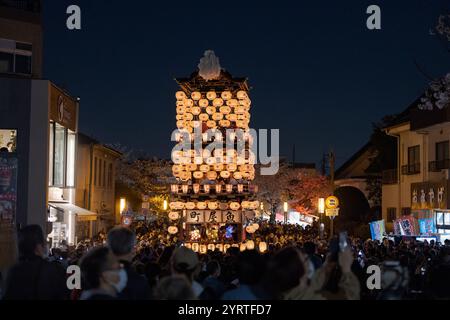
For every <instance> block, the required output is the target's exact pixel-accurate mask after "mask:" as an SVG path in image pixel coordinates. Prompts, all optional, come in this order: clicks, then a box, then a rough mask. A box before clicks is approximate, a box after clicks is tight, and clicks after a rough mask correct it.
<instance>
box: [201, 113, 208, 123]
mask: <svg viewBox="0 0 450 320" xmlns="http://www.w3.org/2000/svg"><path fill="white" fill-rule="evenodd" d="M198 119H199V120H200V121H203V122H207V121H208V120H209V116H208V115H207V114H206V113H201V114H200V115H199V116H198Z"/></svg>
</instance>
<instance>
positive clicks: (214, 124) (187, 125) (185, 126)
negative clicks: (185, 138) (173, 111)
mask: <svg viewBox="0 0 450 320" xmlns="http://www.w3.org/2000/svg"><path fill="white" fill-rule="evenodd" d="M238 117H239V116H238ZM204 122H206V126H207V127H208V128H209V129H215V128H239V129H249V128H250V127H249V124H250V120H249V119H242V120H241V119H238V120H235V121H233V122H234V124H235V125H234V126H233V125H232V121H230V120H219V121H214V120H208V121H204ZM201 127H202V121H195V120H192V121H187V120H178V121H177V128H178V129H180V130H186V131H187V132H189V133H193V132H194V131H195V128H201Z"/></svg>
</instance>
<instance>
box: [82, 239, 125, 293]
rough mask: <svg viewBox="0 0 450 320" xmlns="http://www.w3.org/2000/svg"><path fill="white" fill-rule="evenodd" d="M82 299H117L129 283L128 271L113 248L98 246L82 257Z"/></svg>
mask: <svg viewBox="0 0 450 320" xmlns="http://www.w3.org/2000/svg"><path fill="white" fill-rule="evenodd" d="M80 269H81V274H82V288H83V292H82V294H81V297H80V300H115V299H117V296H118V294H120V292H122V291H123V289H125V287H126V285H127V280H128V279H127V272H126V271H125V269H123V268H122V266H121V264H120V263H119V261H118V260H117V259H116V257H115V256H114V254H113V253H112V252H111V250H110V249H109V248H107V247H97V248H94V249H92V250H90V251H88V252H87V253H86V255H85V256H84V257H83V258H81V261H80Z"/></svg>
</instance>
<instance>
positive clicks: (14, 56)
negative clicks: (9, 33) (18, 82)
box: [0, 38, 33, 75]
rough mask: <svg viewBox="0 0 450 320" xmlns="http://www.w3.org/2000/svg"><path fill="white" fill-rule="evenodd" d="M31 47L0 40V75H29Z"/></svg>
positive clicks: (27, 44)
mask: <svg viewBox="0 0 450 320" xmlns="http://www.w3.org/2000/svg"><path fill="white" fill-rule="evenodd" d="M32 52H33V48H32V45H31V44H29V43H22V42H16V41H14V40H8V39H1V38H0V73H20V74H27V75H28V74H31V65H32V63H31V61H32Z"/></svg>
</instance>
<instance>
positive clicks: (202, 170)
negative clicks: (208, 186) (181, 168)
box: [200, 164, 209, 172]
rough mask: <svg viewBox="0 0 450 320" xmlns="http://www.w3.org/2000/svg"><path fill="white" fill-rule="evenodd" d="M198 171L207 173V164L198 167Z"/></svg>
mask: <svg viewBox="0 0 450 320" xmlns="http://www.w3.org/2000/svg"><path fill="white" fill-rule="evenodd" d="M200 171H201V172H208V171H209V165H207V164H202V165H201V166H200Z"/></svg>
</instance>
